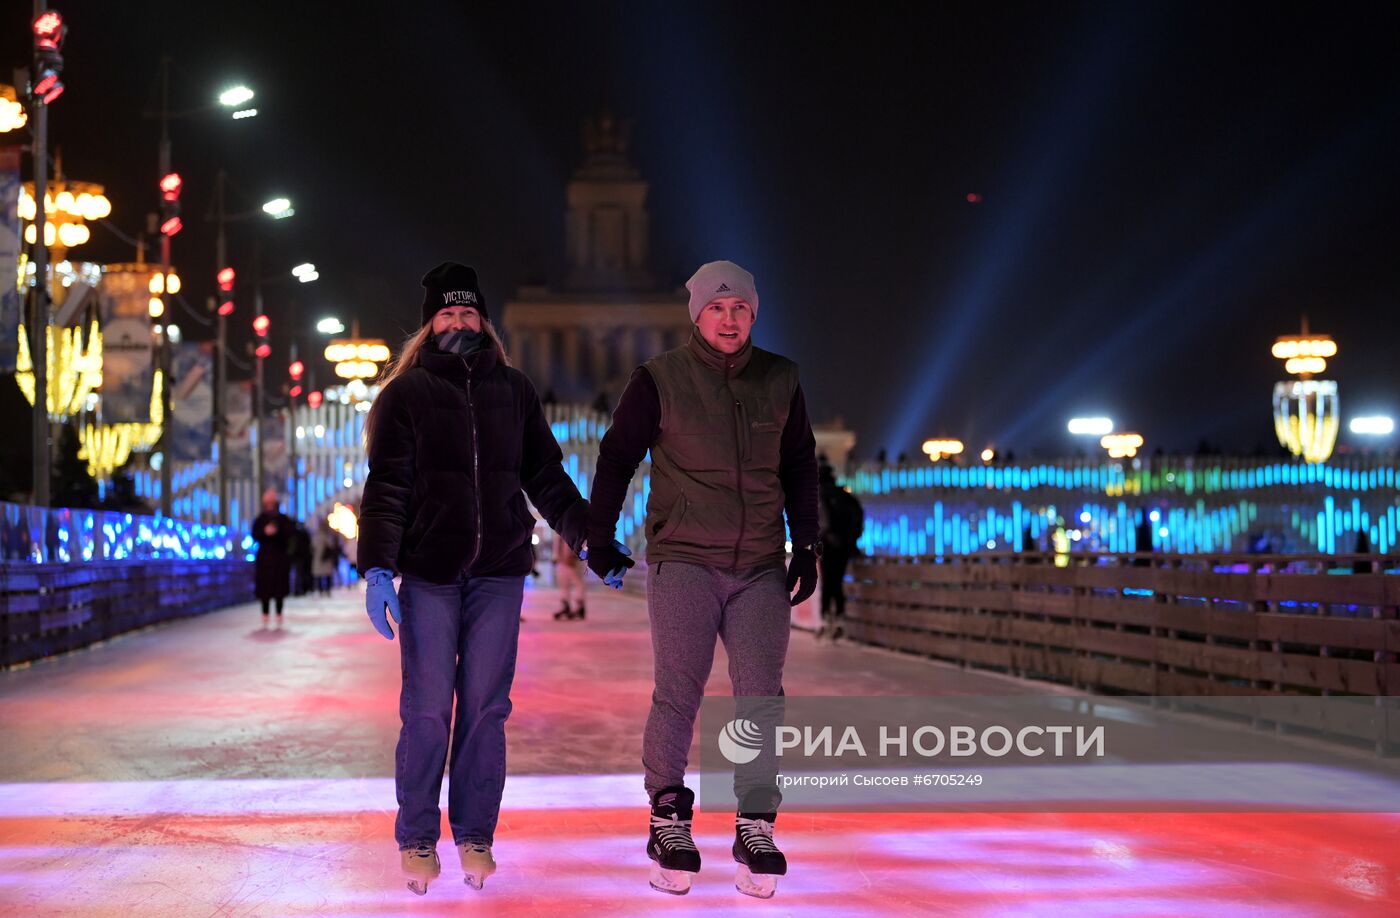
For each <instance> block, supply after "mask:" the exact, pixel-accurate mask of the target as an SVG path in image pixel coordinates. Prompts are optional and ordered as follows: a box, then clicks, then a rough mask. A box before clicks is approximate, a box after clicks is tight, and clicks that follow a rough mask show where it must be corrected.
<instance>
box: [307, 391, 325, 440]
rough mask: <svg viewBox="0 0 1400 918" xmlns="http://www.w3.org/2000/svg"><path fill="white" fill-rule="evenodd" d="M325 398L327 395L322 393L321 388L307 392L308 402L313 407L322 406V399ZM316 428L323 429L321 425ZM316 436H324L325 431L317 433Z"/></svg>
mask: <svg viewBox="0 0 1400 918" xmlns="http://www.w3.org/2000/svg"><path fill="white" fill-rule="evenodd" d="M324 398H325V396H323V395H322V394H321V391H320V390H319V389H312V390H311V391H310V392H308V393H306V404H308V405H310V406H311V407H312V408H320V407H321V401H322V399H324ZM316 429H317V430H321V428H320V427H317V428H316ZM316 436H318V437H320V436H324V433H318V434H316Z"/></svg>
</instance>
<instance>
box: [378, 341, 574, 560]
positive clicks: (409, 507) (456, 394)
mask: <svg viewBox="0 0 1400 918" xmlns="http://www.w3.org/2000/svg"><path fill="white" fill-rule="evenodd" d="M499 353H500V352H499V351H497V350H496V349H495V348H489V347H488V348H487V349H486V350H483V351H479V352H478V353H476V354H474V355H472V356H471V357H468V358H462V357H460V356H458V355H456V354H448V353H444V352H442V351H440V350H438V349H437V348H436V347H434V346H433V344H432V343H431V342H429V343H428V344H426V345H425V346H424V347H423V349H422V350H421V351H420V352H419V365H418V366H416V367H414V368H413V369H411V370H409V371H408V372H406V373H404V374H403V375H402V376H400V377H398V378H397V379H395V380H394V381H392V382H390V383H389V384H388V385H386V386H385V387H384V389H383V391H381V392H380V393H379V396H378V400H379V404H377V405H376V406H375V425H376V430H375V436H374V438H373V440H372V441H371V443H370V444H369V478H368V479H367V480H366V481H365V492H364V498H363V501H362V503H361V508H360V544H359V558H358V560H359V565H358V566H359V569H360V571H362V572H367V571H369V570H370V569H371V568H375V567H382V568H387V569H388V570H391V571H394V572H396V573H404V574H412V575H414V576H416V577H422V578H424V579H425V580H431V581H433V582H435V583H449V582H451V581H452V580H453V579H455V578H456V577H457V575H458V574H459V573H461V572H463V571H466V572H468V573H469V574H471V575H473V576H478V577H508V576H523V575H524V574H527V573H529V571H530V569H531V567H532V566H533V565H532V563H531V553H530V533H531V531H532V530H533V528H534V522H535V521H534V517H532V516H531V515H530V510H529V508H528V507H527V506H526V504H525V495H524V494H522V493H521V489H522V488H523V489H524V492H525V494H528V495H529V496H530V500H531V501H532V502H533V503H534V505H535V506H536V507H537V508H539V511H540V513H541V514H543V515H544V518H545V521H546V522H548V523H549V525H550V526H551V527H552V528H553V529H554V530H555V531H557V532H558V533H559V534H560V535H562V536H563V537H564V539H565V540H566V541H567V542H568V543H569V545H570V547H572V548H573V549H574V550H575V551H578V550H579V549H580V548H582V547H583V540H584V535H585V530H586V527H587V522H588V502H587V501H585V500H584V499H583V497H582V496H580V494H579V492H578V488H576V487H575V486H574V483H573V481H572V480H571V479H570V478H569V476H568V475H567V474H566V473H565V472H564V467H563V465H562V461H563V454H562V453H561V452H560V450H559V444H558V442H557V441H556V440H555V439H554V434H553V433H551V431H550V429H549V424H548V423H546V421H545V418H544V412H543V410H542V409H541V408H540V399H539V396H538V395H537V394H536V393H535V387H534V386H533V385H531V383H530V380H529V379H528V378H527V377H526V376H525V374H523V373H521V372H520V371H519V370H515V369H513V368H511V367H507V366H506V365H504V364H503V363H501V362H500V360H499Z"/></svg>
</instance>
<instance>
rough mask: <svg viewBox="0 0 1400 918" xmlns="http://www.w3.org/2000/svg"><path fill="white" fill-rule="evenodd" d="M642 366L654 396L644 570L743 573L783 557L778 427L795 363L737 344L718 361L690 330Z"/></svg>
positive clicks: (792, 383)
mask: <svg viewBox="0 0 1400 918" xmlns="http://www.w3.org/2000/svg"><path fill="white" fill-rule="evenodd" d="M644 366H645V367H646V368H647V371H648V372H649V373H650V374H651V378H652V379H653V380H655V382H656V391H657V392H658V393H659V394H660V396H661V434H660V436H658V437H657V439H656V442H655V443H653V444H652V445H651V495H650V496H649V497H648V499H647V519H646V534H647V555H646V557H647V563H649V564H655V563H656V562H658V561H692V562H695V563H697V564H706V565H709V566H711V567H720V568H725V569H729V570H744V569H747V568H752V567H757V566H759V565H763V564H771V563H781V562H782V560H783V557H784V555H785V549H784V544H783V542H784V532H785V530H784V527H783V487H782V482H781V481H780V480H779V478H778V462H779V451H780V446H781V441H782V435H783V427H784V426H785V425H786V424H787V417H788V410H789V408H790V407H791V406H792V396H793V393H794V392H796V391H797V364H795V363H793V362H792V361H791V360H788V359H787V358H786V357H780V356H778V355H777V354H772V353H769V352H768V351H765V350H761V349H759V348H756V347H754V346H753V342H752V340H750V341H749V342H746V343H745V345H744V348H743V350H741V351H739V353H737V354H730V355H725V354H721V353H719V352H718V351H716V350H714V349H713V348H711V347H710V346H709V345H708V344H706V343H705V341H704V339H703V338H701V337H700V335H699V333H698V332H692V333H691V336H690V340H689V341H688V342H686V343H685V344H684V345H682V346H681V347H678V348H676V349H674V350H671V351H667V352H666V353H664V354H661V355H660V356H658V357H654V358H652V359H651V360H648V361H647V362H646V364H644Z"/></svg>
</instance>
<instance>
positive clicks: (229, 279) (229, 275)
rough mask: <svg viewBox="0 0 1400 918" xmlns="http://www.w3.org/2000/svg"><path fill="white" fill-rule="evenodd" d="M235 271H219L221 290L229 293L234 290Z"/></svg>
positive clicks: (226, 269)
mask: <svg viewBox="0 0 1400 918" xmlns="http://www.w3.org/2000/svg"><path fill="white" fill-rule="evenodd" d="M233 276H234V275H233V269H232V268H224V269H222V270H220V271H219V289H220V290H222V291H224V292H225V293H228V292H229V291H231V290H233Z"/></svg>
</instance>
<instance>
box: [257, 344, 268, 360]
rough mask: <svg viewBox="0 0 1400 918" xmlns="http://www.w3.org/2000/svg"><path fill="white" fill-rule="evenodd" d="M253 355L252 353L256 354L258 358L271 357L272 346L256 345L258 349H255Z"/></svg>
mask: <svg viewBox="0 0 1400 918" xmlns="http://www.w3.org/2000/svg"><path fill="white" fill-rule="evenodd" d="M253 353H254V354H257V355H258V356H259V357H271V356H272V345H270V344H259V345H258V349H257V350H256V351H254V352H253Z"/></svg>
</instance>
